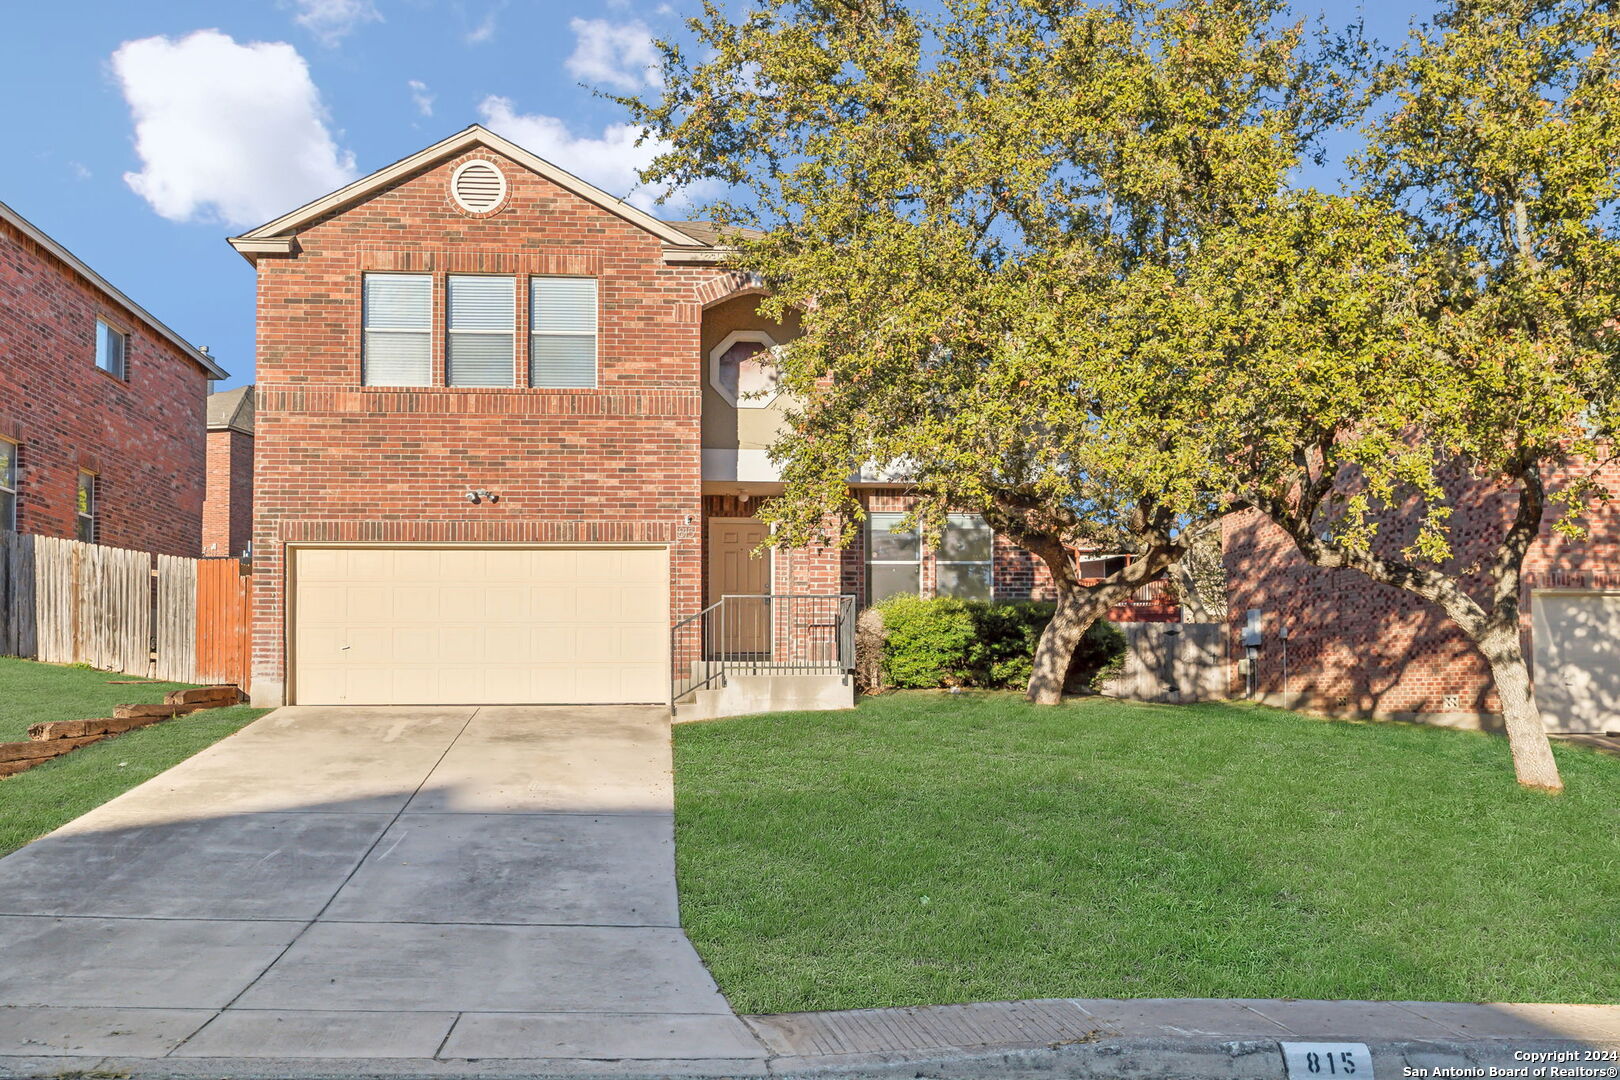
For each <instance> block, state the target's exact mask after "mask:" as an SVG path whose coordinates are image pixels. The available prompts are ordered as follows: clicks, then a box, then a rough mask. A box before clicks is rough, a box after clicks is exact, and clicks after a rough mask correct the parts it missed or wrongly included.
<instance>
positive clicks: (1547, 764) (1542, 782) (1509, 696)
mask: <svg viewBox="0 0 1620 1080" xmlns="http://www.w3.org/2000/svg"><path fill="white" fill-rule="evenodd" d="M1478 645H1479V648H1480V651H1481V652H1483V653H1484V654H1485V659H1486V660H1487V661H1489V663H1490V665H1491V678H1492V679H1494V680H1495V682H1496V696H1497V697H1498V698H1500V699H1501V701H1502V723H1503V726H1504V727H1506V729H1507V737H1508V750H1509V751H1510V752H1511V753H1512V754H1513V772H1514V775H1515V776H1517V777H1518V780H1519V783H1521V784H1524V785H1525V786H1526V787H1533V788H1540V789H1541V790H1543V791H1550V792H1558V791H1563V790H1564V781H1563V780H1562V779H1561V778H1560V777H1559V775H1558V762H1557V761H1555V760H1554V759H1553V753H1552V742H1551V740H1549V739H1548V738H1547V728H1546V725H1544V724H1543V723H1542V722H1541V710H1540V709H1539V708H1537V706H1536V699H1535V695H1534V693H1533V692H1532V691H1531V688H1530V668H1529V666H1528V665H1527V664H1525V662H1524V650H1523V649H1522V648H1520V646H1519V629H1518V627H1516V626H1493V627H1491V628H1489V629H1487V630H1486V631H1485V632H1484V633H1482V634H1480V635H1479V638H1478Z"/></svg>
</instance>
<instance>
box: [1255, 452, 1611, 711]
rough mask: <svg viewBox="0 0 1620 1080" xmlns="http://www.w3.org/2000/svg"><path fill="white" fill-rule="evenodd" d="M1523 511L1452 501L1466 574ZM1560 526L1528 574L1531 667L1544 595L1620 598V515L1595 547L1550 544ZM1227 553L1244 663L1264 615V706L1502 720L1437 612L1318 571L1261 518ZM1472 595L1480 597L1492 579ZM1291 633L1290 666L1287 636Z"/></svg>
mask: <svg viewBox="0 0 1620 1080" xmlns="http://www.w3.org/2000/svg"><path fill="white" fill-rule="evenodd" d="M1607 471H1608V472H1609V473H1610V474H1611V475H1606V476H1604V477H1603V480H1604V482H1606V483H1608V484H1609V485H1610V486H1611V487H1614V486H1616V484H1617V482H1620V469H1615V468H1614V467H1610V468H1609V469H1608V470H1607ZM1553 483H1554V486H1556V480H1554V482H1553ZM1617 489H1620V488H1617ZM1516 505H1517V502H1516V498H1515V497H1513V496H1509V495H1504V494H1502V493H1501V492H1492V491H1489V490H1485V489H1482V488H1479V487H1473V488H1468V489H1463V490H1461V491H1460V492H1458V493H1455V497H1454V499H1453V506H1454V513H1453V516H1452V519H1451V524H1452V530H1453V532H1452V543H1453V547H1454V549H1455V550H1456V552H1457V556H1458V559H1459V565H1465V564H1466V562H1471V561H1473V560H1475V559H1477V558H1478V557H1479V556H1480V555H1481V554H1483V553H1484V552H1486V551H1488V550H1490V549H1491V548H1492V547H1494V545H1495V544H1496V543H1497V542H1499V541H1500V539H1501V536H1502V535H1503V533H1504V532H1505V530H1506V528H1507V524H1508V521H1509V518H1510V513H1511V510H1512V508H1513V507H1514V506H1516ZM1552 516H1553V512H1552V511H1549V513H1548V515H1547V518H1548V520H1547V521H1546V522H1544V523H1543V527H1542V532H1541V537H1540V539H1539V540H1538V541H1537V543H1536V544H1535V545H1534V547H1532V548H1531V550H1530V553H1529V555H1528V556H1527V557H1526V559H1525V564H1524V569H1525V581H1524V588H1523V595H1522V597H1521V616H1522V618H1521V629H1522V634H1523V645H1524V649H1525V655H1526V657H1527V658H1530V657H1533V656H1534V641H1533V640H1532V634H1531V631H1532V626H1531V624H1532V616H1533V612H1534V607H1535V603H1536V594H1537V592H1538V591H1539V590H1541V589H1558V590H1566V591H1567V590H1574V591H1581V590H1592V591H1612V590H1614V589H1616V588H1620V513H1617V511H1616V508H1613V507H1610V508H1608V509H1606V510H1603V511H1599V512H1597V513H1595V514H1593V515H1592V516H1591V517H1590V518H1589V519H1588V525H1589V526H1590V528H1591V530H1592V538H1591V540H1589V541H1587V542H1572V541H1568V540H1565V539H1564V538H1562V537H1561V536H1559V535H1557V534H1555V533H1553V532H1552V529H1551V527H1550V526H1551V519H1552ZM1223 542H1224V544H1223V546H1224V559H1225V564H1226V572H1227V582H1228V602H1229V610H1230V620H1231V626H1230V629H1231V633H1232V646H1233V648H1232V655H1233V656H1243V655H1244V650H1243V647H1242V636H1243V629H1244V624H1245V620H1246V618H1247V613H1248V611H1249V610H1250V609H1259V610H1260V612H1261V613H1262V614H1261V629H1262V636H1263V643H1262V645H1261V646H1260V649H1259V653H1258V656H1257V657H1256V659H1255V668H1256V671H1255V683H1256V685H1255V692H1256V696H1258V697H1260V698H1262V699H1265V700H1269V701H1273V702H1276V703H1279V704H1280V703H1283V702H1285V701H1286V702H1287V703H1288V704H1290V705H1295V706H1297V707H1300V708H1307V709H1313V710H1317V711H1322V712H1330V713H1343V714H1357V715H1375V716H1396V717H1424V718H1429V717H1435V716H1448V717H1451V718H1453V719H1454V721H1455V722H1461V723H1473V722H1482V723H1487V724H1488V723H1490V721H1489V720H1488V719H1487V717H1488V716H1489V714H1493V713H1497V712H1499V711H1500V709H1499V705H1498V703H1497V700H1496V694H1495V692H1494V690H1493V689H1492V684H1491V677H1490V671H1489V668H1488V666H1487V665H1486V663H1485V659H1484V657H1483V656H1481V655H1480V653H1479V651H1478V650H1477V649H1476V648H1475V647H1474V646H1473V644H1472V643H1471V642H1469V641H1468V639H1467V638H1466V637H1465V636H1464V635H1463V633H1462V632H1461V631H1460V630H1458V629H1457V628H1456V627H1455V626H1454V625H1453V624H1452V623H1451V622H1450V621H1448V620H1447V619H1446V618H1445V617H1444V616H1443V615H1442V614H1441V613H1440V611H1439V609H1437V608H1435V607H1434V606H1432V605H1429V604H1425V603H1423V602H1422V601H1420V600H1418V599H1417V598H1416V597H1414V596H1412V595H1411V594H1409V593H1407V592H1404V591H1402V590H1400V589H1395V588H1392V587H1390V586H1386V585H1379V584H1375V583H1373V582H1371V581H1368V580H1367V579H1366V578H1365V577H1363V576H1362V575H1360V574H1358V573H1356V572H1355V571H1352V570H1320V569H1318V568H1316V567H1313V566H1311V565H1310V564H1309V563H1307V562H1305V560H1304V559H1302V558H1301V557H1300V556H1299V554H1298V553H1297V552H1296V551H1295V550H1294V548H1293V545H1292V544H1291V543H1290V542H1289V541H1288V539H1287V537H1286V536H1285V535H1284V534H1283V532H1282V531H1281V530H1280V529H1278V528H1277V527H1276V526H1274V525H1272V524H1271V523H1270V522H1269V521H1267V520H1266V519H1265V518H1263V517H1262V516H1261V515H1260V514H1258V513H1257V512H1252V511H1251V512H1246V513H1242V514H1234V515H1232V516H1230V517H1228V518H1227V519H1226V521H1225V522H1223ZM1390 542H1391V544H1392V547H1395V548H1398V547H1399V546H1401V544H1402V543H1403V542H1404V538H1402V537H1398V536H1396V537H1391V539H1390ZM1472 587H1473V588H1475V589H1483V587H1484V581H1483V579H1478V580H1476V581H1474V582H1473V583H1472ZM1284 625H1286V626H1287V627H1288V638H1287V641H1286V657H1285V643H1284V641H1283V639H1282V636H1281V633H1280V631H1281V628H1282V627H1283V626H1284ZM1285 658H1286V665H1287V679H1286V685H1285V682H1284V663H1285ZM1233 689H1234V692H1235V693H1242V692H1243V691H1244V689H1245V679H1244V677H1243V676H1241V675H1238V674H1237V673H1234V686H1233Z"/></svg>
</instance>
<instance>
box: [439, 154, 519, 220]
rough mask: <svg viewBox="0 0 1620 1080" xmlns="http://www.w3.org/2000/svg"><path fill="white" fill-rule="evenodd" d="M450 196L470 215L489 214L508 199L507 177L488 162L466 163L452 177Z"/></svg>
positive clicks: (475, 161)
mask: <svg viewBox="0 0 1620 1080" xmlns="http://www.w3.org/2000/svg"><path fill="white" fill-rule="evenodd" d="M450 194H451V195H452V196H454V197H455V200H456V203H457V205H459V206H460V207H461V208H462V209H463V210H465V211H467V212H468V213H471V214H487V213H489V211H491V210H493V209H495V208H496V207H497V206H499V205H501V200H502V199H504V198H506V177H505V176H503V175H501V170H499V169H497V168H496V167H495V166H494V165H492V164H490V163H489V162H487V161H482V160H476V159H475V160H473V161H465V162H462V164H461V166H460V167H459V168H457V169H456V171H455V173H454V174H453V175H452V176H451V177H450Z"/></svg>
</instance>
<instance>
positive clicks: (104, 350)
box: [96, 319, 128, 379]
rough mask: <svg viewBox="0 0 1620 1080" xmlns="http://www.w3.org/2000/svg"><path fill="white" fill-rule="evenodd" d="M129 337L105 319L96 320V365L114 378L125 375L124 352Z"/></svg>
mask: <svg viewBox="0 0 1620 1080" xmlns="http://www.w3.org/2000/svg"><path fill="white" fill-rule="evenodd" d="M127 343H128V338H127V337H126V336H125V334H124V332H123V331H121V330H119V329H117V328H116V327H113V326H110V325H108V324H107V322H106V321H105V320H103V319H97V320H96V367H98V368H100V369H101V370H102V371H105V372H106V373H107V374H109V375H111V376H113V377H114V378H118V379H122V378H123V377H124V352H125V347H126V345H127Z"/></svg>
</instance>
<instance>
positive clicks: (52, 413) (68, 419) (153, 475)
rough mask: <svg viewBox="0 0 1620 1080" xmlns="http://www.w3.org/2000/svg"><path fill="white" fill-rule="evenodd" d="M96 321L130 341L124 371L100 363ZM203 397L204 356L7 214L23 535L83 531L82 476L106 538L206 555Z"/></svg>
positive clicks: (7, 414)
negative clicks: (90, 480)
mask: <svg viewBox="0 0 1620 1080" xmlns="http://www.w3.org/2000/svg"><path fill="white" fill-rule="evenodd" d="M98 318H100V319H103V320H105V321H107V322H108V323H109V324H110V325H112V326H114V327H115V328H117V329H118V330H121V331H123V332H124V333H126V334H127V335H128V339H127V349H126V357H125V377H124V378H121V379H120V378H115V377H114V376H112V375H109V374H107V373H106V372H104V371H101V370H100V369H99V368H97V367H96V360H95V357H96V320H97V319H98ZM207 395H208V373H207V372H205V371H204V369H203V368H202V367H201V366H200V364H199V362H198V361H197V360H195V359H193V358H192V357H190V356H188V354H187V353H186V352H185V351H184V350H182V349H181V348H180V347H179V346H178V345H176V344H175V343H174V342H173V341H172V340H171V339H170V338H169V337H168V336H165V335H164V334H162V333H159V332H157V331H156V330H155V329H154V328H153V327H152V326H151V325H149V324H148V323H147V322H146V321H145V319H143V318H142V316H141V314H140V313H138V312H136V311H134V310H132V309H131V308H130V307H128V306H126V305H125V304H124V303H123V302H122V301H121V300H120V299H119V298H117V297H115V296H114V295H112V294H110V293H108V292H107V291H106V290H104V289H103V288H101V287H100V286H99V285H98V284H96V283H95V282H93V281H91V280H89V279H88V278H86V277H85V276H84V275H83V274H81V273H80V272H78V271H77V270H76V269H75V268H74V267H73V266H71V265H69V264H68V263H66V262H64V261H63V260H62V259H61V258H59V257H58V256H57V255H55V254H54V253H53V252H52V251H50V250H48V248H47V247H45V246H43V245H42V244H41V243H39V242H38V241H36V240H35V239H34V238H33V237H31V236H29V235H27V234H26V233H25V232H23V231H22V230H21V229H20V228H18V227H14V226H13V224H12V223H11V222H10V221H7V220H4V219H0V438H4V439H6V440H8V441H10V442H14V443H16V444H18V446H19V450H18V452H17V459H18V466H19V467H18V470H17V472H18V477H17V480H18V486H17V507H18V514H17V517H18V521H17V525H18V528H19V530H20V531H22V532H26V533H35V534H38V535H42V536H61V537H72V536H74V535H75V534H76V531H77V524H78V523H77V510H78V505H77V498H78V486H79V473H80V471H81V470H83V471H88V472H92V473H95V474H96V475H97V487H98V492H97V502H98V506H97V513H96V522H95V539H96V540H97V541H98V542H100V543H103V544H109V545H112V546H114V547H122V548H134V549H139V550H143V551H154V552H160V553H163V554H170V555H193V556H194V555H196V554H197V553H198V550H199V546H200V542H201V534H202V506H203V462H204V450H203V437H204V431H203V408H204V406H203V402H204V399H205V398H206V397H207Z"/></svg>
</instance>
